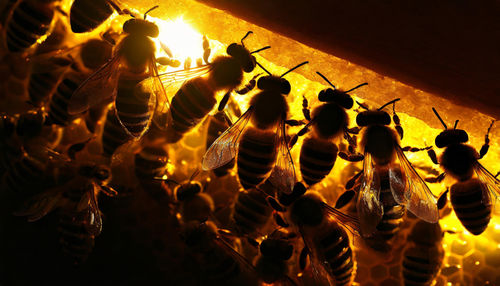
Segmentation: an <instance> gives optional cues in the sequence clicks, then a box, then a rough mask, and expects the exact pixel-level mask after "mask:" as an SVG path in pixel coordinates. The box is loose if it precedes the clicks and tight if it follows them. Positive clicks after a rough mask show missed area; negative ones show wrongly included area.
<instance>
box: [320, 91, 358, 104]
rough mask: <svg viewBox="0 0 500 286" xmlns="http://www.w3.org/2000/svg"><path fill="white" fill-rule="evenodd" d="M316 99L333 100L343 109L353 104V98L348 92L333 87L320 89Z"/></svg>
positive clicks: (322, 100)
mask: <svg viewBox="0 0 500 286" xmlns="http://www.w3.org/2000/svg"><path fill="white" fill-rule="evenodd" d="M318 100H319V101H321V102H333V103H336V104H338V105H340V106H342V107H343V108H345V109H351V108H352V106H353V105H354V100H353V99H352V97H351V96H350V95H349V94H347V93H345V92H343V91H340V90H338V89H333V88H327V89H323V90H322V91H320V92H319V95H318Z"/></svg>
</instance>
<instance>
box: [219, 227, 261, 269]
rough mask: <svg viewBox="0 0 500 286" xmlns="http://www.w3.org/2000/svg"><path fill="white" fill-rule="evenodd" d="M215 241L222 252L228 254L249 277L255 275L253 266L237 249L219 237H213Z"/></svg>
mask: <svg viewBox="0 0 500 286" xmlns="http://www.w3.org/2000/svg"><path fill="white" fill-rule="evenodd" d="M215 243H216V245H218V246H219V247H220V248H221V249H222V250H223V251H224V252H226V253H227V254H228V255H229V256H231V257H232V258H233V259H234V260H235V261H236V262H237V263H238V265H240V266H242V267H243V270H244V273H247V274H250V277H256V271H255V267H254V266H253V265H252V264H251V263H250V262H249V261H248V260H247V259H246V258H245V257H243V256H242V255H241V254H240V253H239V252H238V251H236V250H234V248H233V247H231V245H229V243H227V242H226V241H225V240H224V239H222V238H221V237H219V236H218V237H217V238H215Z"/></svg>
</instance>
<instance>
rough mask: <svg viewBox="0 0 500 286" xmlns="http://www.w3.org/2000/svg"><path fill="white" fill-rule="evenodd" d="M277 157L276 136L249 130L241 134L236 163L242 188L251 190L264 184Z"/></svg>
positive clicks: (257, 130)
mask: <svg viewBox="0 0 500 286" xmlns="http://www.w3.org/2000/svg"><path fill="white" fill-rule="evenodd" d="M276 157H277V146H276V134H275V133H274V132H272V131H271V132H269V131H263V130H260V129H257V128H254V127H249V128H247V129H246V130H245V131H244V132H243V133H242V134H241V138H240V145H239V148H238V157H237V161H236V166H237V169H238V178H239V180H240V184H241V186H243V188H245V189H250V188H253V187H255V186H257V185H258V184H260V183H262V182H263V181H264V180H265V179H266V178H267V176H268V175H269V174H270V173H271V171H272V169H273V168H274V164H275V163H276Z"/></svg>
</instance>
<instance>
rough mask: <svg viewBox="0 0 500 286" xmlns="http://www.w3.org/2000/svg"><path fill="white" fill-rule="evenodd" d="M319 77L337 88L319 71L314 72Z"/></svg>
mask: <svg viewBox="0 0 500 286" xmlns="http://www.w3.org/2000/svg"><path fill="white" fill-rule="evenodd" d="M316 73H317V74H318V75H319V76H320V77H321V78H323V79H324V80H325V81H326V82H327V83H328V84H329V85H331V86H332V87H333V89H337V88H336V87H335V85H333V83H331V82H330V81H329V80H328V79H327V78H326V76H324V75H322V74H321V73H320V72H319V71H317V72H316Z"/></svg>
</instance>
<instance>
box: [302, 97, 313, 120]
mask: <svg viewBox="0 0 500 286" xmlns="http://www.w3.org/2000/svg"><path fill="white" fill-rule="evenodd" d="M302 98H303V99H302V114H304V118H305V119H306V120H307V121H311V110H309V102H308V101H307V98H306V97H305V96H302Z"/></svg>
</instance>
